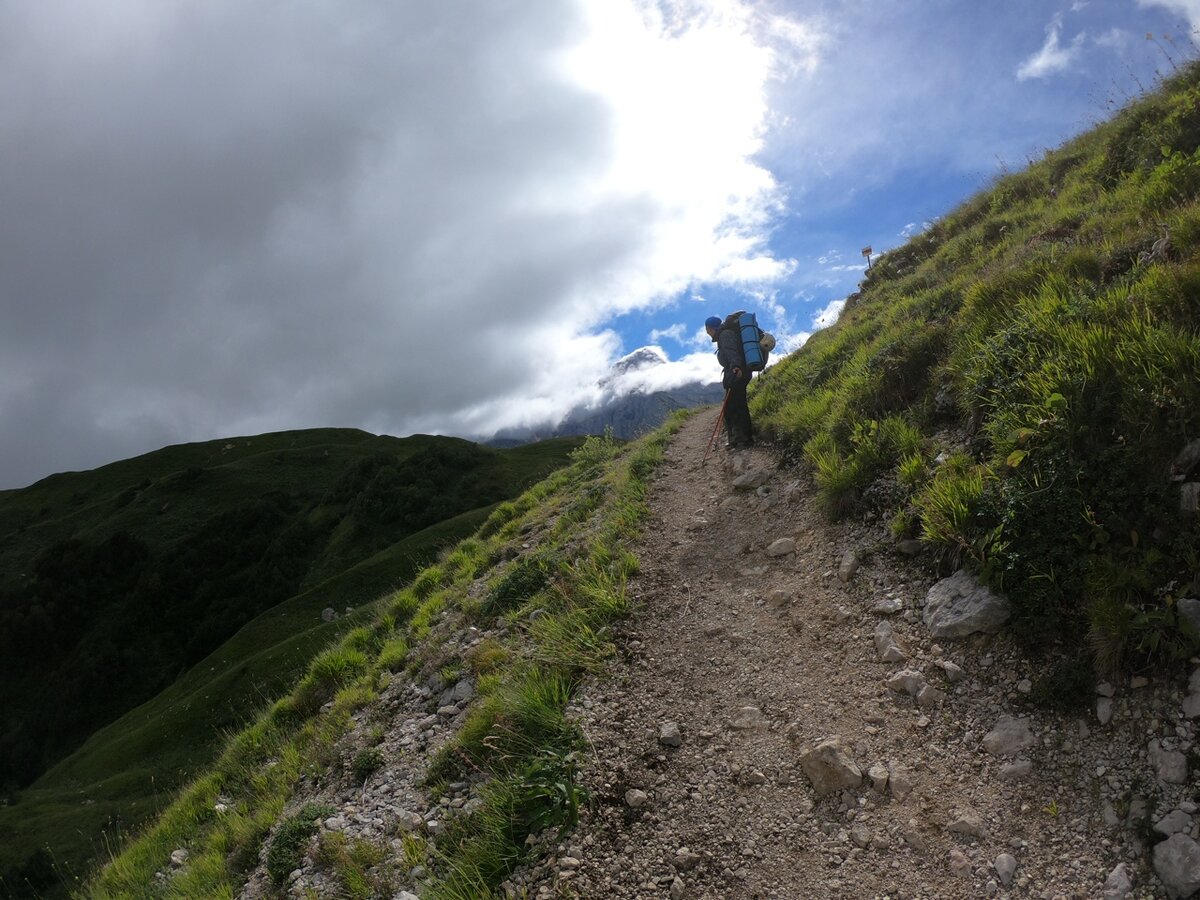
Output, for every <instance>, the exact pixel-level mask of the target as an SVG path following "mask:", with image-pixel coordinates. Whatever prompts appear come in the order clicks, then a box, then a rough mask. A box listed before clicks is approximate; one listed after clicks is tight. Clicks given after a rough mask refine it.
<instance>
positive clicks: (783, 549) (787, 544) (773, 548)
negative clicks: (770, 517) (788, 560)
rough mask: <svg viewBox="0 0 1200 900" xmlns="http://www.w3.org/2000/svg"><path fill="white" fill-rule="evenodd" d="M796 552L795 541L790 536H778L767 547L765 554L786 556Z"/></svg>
mask: <svg viewBox="0 0 1200 900" xmlns="http://www.w3.org/2000/svg"><path fill="white" fill-rule="evenodd" d="M795 552H796V542H795V541H794V540H792V539H791V538H779V540H777V541H772V542H771V544H770V546H768V547H767V556H771V557H775V556H787V555H789V554H791V553H795Z"/></svg>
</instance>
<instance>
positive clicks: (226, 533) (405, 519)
mask: <svg viewBox="0 0 1200 900" xmlns="http://www.w3.org/2000/svg"><path fill="white" fill-rule="evenodd" d="M578 444H579V441H578V440H574V439H570V440H560V441H552V442H546V443H543V444H539V445H532V446H529V447H522V448H518V449H515V450H508V451H496V450H492V449H488V448H483V447H479V446H477V445H475V444H471V443H468V442H466V441H461V440H457V439H453V438H440V437H425V436H417V437H412V438H403V439H397V438H389V437H374V436H372V435H369V434H366V433H364V432H358V431H352V430H334V429H325V430H313V431H302V432H286V433H280V434H268V435H261V436H258V437H253V438H233V439H229V440H224V441H214V442H207V443H203V444H189V445H184V446H178V447H169V448H166V449H164V450H160V451H157V452H155V453H151V454H148V455H146V456H142V457H138V458H136V459H131V460H126V461H123V462H120V463H115V464H112V465H109V466H105V467H103V468H101V469H97V470H95V471H92V472H82V473H67V474H62V475H55V476H51V477H50V478H47V479H45V480H43V481H41V482H39V483H38V484H35V485H33V486H31V487H29V488H26V489H24V490H19V491H8V492H4V493H3V494H0V573H2V574H0V708H2V709H3V710H4V715H3V722H2V730H0V772H3V773H4V775H3V777H4V780H5V783H6V790H8V791H9V792H10V795H11V794H12V792H13V791H14V790H15V789H16V788H24V787H25V786H26V785H29V784H30V783H31V782H34V780H35V779H37V781H36V783H34V784H33V785H32V787H30V788H28V789H27V790H24V791H23V792H22V793H20V794H16V795H15V796H13V801H12V802H13V805H11V806H9V807H8V808H5V809H0V836H2V838H3V839H0V845H2V846H3V852H2V854H0V871H9V872H10V876H11V871H12V870H13V869H14V868H15V869H22V867H25V866H26V865H27V863H28V860H29V859H30V856H31V854H34V853H36V852H39V850H40V849H41V848H44V847H46V846H49V847H50V848H51V849H52V850H53V851H54V853H55V857H56V859H57V861H58V863H59V865H60V866H63V867H67V868H70V869H77V868H78V867H79V866H80V865H81V864H82V862H83V860H84V859H86V858H87V857H88V856H90V855H92V854H94V853H95V852H96V851H97V850H98V847H97V846H95V842H96V841H98V840H99V837H100V835H101V831H102V829H103V830H105V831H107V832H119V831H120V829H121V828H123V827H128V826H129V825H132V824H135V823H136V822H137V821H139V820H140V819H141V818H143V817H144V816H145V815H147V814H148V813H150V812H152V811H153V810H154V809H155V808H157V806H158V805H159V804H160V803H161V802H162V800H163V799H165V798H166V797H168V796H169V792H170V790H171V789H172V788H173V787H174V786H175V785H177V784H178V783H179V781H180V779H181V778H185V777H188V776H189V775H190V773H191V772H192V771H194V769H195V767H196V766H197V765H198V764H207V762H208V761H209V760H210V759H211V752H212V747H213V745H214V741H216V740H218V736H219V734H220V730H221V729H229V728H238V727H240V726H241V725H242V724H243V723H244V722H245V721H246V719H247V717H248V716H251V715H252V714H253V713H254V711H255V710H256V709H257V708H258V706H260V705H261V703H262V702H263V699H264V698H266V697H271V696H275V695H277V694H278V693H279V692H280V691H281V690H284V689H286V688H287V686H289V685H290V684H291V683H292V682H293V681H294V680H295V678H296V677H297V675H298V674H299V673H300V672H302V671H303V668H304V666H305V665H306V664H307V662H308V660H309V659H310V658H312V656H314V655H315V654H316V653H317V652H318V651H319V650H320V649H321V648H322V647H323V646H324V645H325V644H326V643H327V642H328V641H329V640H330V639H332V638H334V637H336V636H337V635H338V634H339V633H341V632H343V631H345V630H346V629H347V628H348V627H352V625H353V624H354V622H355V621H356V619H355V617H348V618H343V619H339V620H337V621H332V622H326V621H324V620H323V618H322V610H323V609H325V608H329V607H332V608H335V609H336V610H337V611H338V612H339V613H343V612H349V610H348V609H347V607H358V606H360V605H362V604H365V603H368V602H369V601H373V600H375V599H376V598H377V597H379V596H381V595H382V594H384V593H386V592H387V591H388V590H389V589H391V588H394V586H395V585H396V584H398V583H401V582H403V581H404V580H405V579H406V578H408V577H409V576H411V574H412V573H413V572H415V571H417V570H418V569H419V568H420V567H421V566H422V565H424V564H427V563H428V562H430V561H431V560H432V559H433V558H434V556H435V555H436V553H437V551H438V550H439V549H440V548H441V547H443V546H445V545H447V544H450V543H453V542H454V541H456V540H458V539H460V538H462V537H463V536H465V535H467V534H470V533H471V532H472V531H474V530H475V529H476V528H477V527H478V526H479V524H480V523H481V522H482V521H483V519H484V518H486V516H487V515H488V513H489V512H490V511H491V510H492V508H493V507H494V506H495V504H497V503H498V502H500V501H502V500H505V499H506V498H509V497H512V496H514V495H516V494H517V493H519V492H520V490H521V489H522V488H523V487H525V486H527V485H528V484H530V483H531V482H533V481H536V480H538V479H540V478H542V477H544V476H545V475H546V474H547V473H548V472H550V471H551V470H553V469H554V468H555V467H557V466H560V465H562V464H563V463H564V462H565V461H566V460H567V454H568V453H569V452H570V451H571V449H572V448H573V447H575V446H578ZM358 617H359V618H361V615H359V616H358ZM164 689H165V690H164ZM139 704H141V706H139ZM135 707H137V708H136V709H135ZM118 717H121V718H119V719H118ZM102 726H107V727H105V728H104V730H103V731H100V732H99V733H96V732H97V729H99V728H101V727H102ZM89 736H90V740H88V743H87V744H84V745H83V746H82V747H81V746H80V744H81V743H82V742H83V741H84V740H85V739H88V738H89ZM77 747H78V748H79V749H78V750H76V751H75V752H74V753H73V754H72V755H71V756H70V757H69V758H68V759H65V760H63V761H62V762H61V763H59V764H58V765H57V766H56V767H55V768H54V769H53V770H51V771H49V772H46V769H47V767H48V766H49V765H51V764H53V763H55V762H56V761H58V760H60V759H62V757H63V756H64V754H66V753H67V752H69V751H71V750H73V749H75V748H77ZM164 792H167V793H164ZM81 800H86V806H85V807H84V808H83V809H82V810H81V809H80V802H81ZM44 855H45V854H43V856H44ZM47 868H48V865H47V861H46V860H45V859H42V863H41V864H40V865H35V866H33V869H34V870H36V871H40V872H42V874H46V869H47ZM10 880H11V877H10Z"/></svg>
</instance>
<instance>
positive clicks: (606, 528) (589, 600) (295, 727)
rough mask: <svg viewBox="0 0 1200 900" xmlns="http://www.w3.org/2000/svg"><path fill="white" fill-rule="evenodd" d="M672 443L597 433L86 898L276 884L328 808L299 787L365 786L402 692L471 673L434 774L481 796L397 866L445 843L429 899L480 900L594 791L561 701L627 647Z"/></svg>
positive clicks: (356, 854)
mask: <svg viewBox="0 0 1200 900" xmlns="http://www.w3.org/2000/svg"><path fill="white" fill-rule="evenodd" d="M665 437H666V435H665V433H659V434H657V435H655V436H653V437H652V438H650V439H647V440H644V441H642V442H640V443H638V444H636V445H631V446H628V447H626V448H621V447H618V446H617V445H616V444H614V443H613V442H612V441H611V440H608V439H597V438H591V439H589V440H588V441H587V442H586V443H585V444H584V445H583V447H581V448H580V449H579V450H578V451H576V453H575V454H574V464H573V465H572V466H571V467H570V468H568V469H564V470H562V471H561V472H559V473H557V474H556V475H554V476H552V477H551V478H549V479H547V480H545V481H543V482H542V483H540V484H538V485H537V486H535V487H534V488H532V489H531V490H530V491H528V492H526V493H525V494H524V495H522V496H521V497H520V498H519V499H518V500H516V501H515V502H509V503H502V504H501V505H500V506H499V507H497V508H496V510H495V511H494V512H493V513H492V514H491V516H490V517H489V518H488V520H487V521H486V522H485V523H484V524H483V526H482V528H480V530H479V531H478V532H477V534H476V535H475V536H474V537H472V538H469V539H467V540H465V541H463V542H461V543H460V544H459V545H458V546H457V547H456V548H455V549H454V550H453V551H452V552H449V553H446V554H444V555H443V557H442V559H441V560H440V561H439V562H438V563H437V564H435V565H433V566H430V567H428V568H426V569H424V570H423V571H422V572H421V573H420V574H419V575H418V576H417V577H416V578H415V579H414V580H413V582H412V583H411V584H410V585H408V586H407V587H405V588H403V589H401V590H398V591H396V592H395V593H394V594H393V595H391V596H390V597H388V598H387V599H386V600H385V601H384V602H383V605H382V607H381V609H380V611H379V612H380V615H379V617H378V618H377V619H376V620H375V621H374V622H373V623H372V624H370V625H365V626H363V627H359V628H356V629H354V630H353V631H352V632H350V633H349V634H347V635H346V637H345V639H344V640H343V641H342V642H340V643H339V644H338V645H337V646H334V647H330V648H329V649H327V650H326V651H324V652H323V653H321V654H320V655H319V656H318V657H316V658H315V659H314V660H313V661H312V663H311V664H310V665H309V667H308V669H307V671H306V673H305V674H304V676H303V677H302V678H301V679H300V680H299V682H298V683H297V684H296V685H295V687H294V689H293V691H292V692H291V693H290V694H289V695H288V696H286V697H283V698H282V699H280V700H279V701H278V702H276V703H275V704H273V705H272V706H271V707H270V708H269V709H268V710H266V711H265V712H264V714H263V715H262V716H261V717H260V718H259V720H258V721H257V722H256V723H255V724H254V725H253V726H252V727H251V728H249V729H247V730H246V731H244V732H242V733H240V734H238V735H235V736H233V737H231V739H230V740H229V742H228V744H227V747H226V749H225V751H224V753H223V754H222V756H221V758H220V759H219V761H218V762H217V764H216V766H215V767H214V768H213V770H212V771H211V772H209V773H208V774H206V775H204V776H203V777H202V778H200V779H198V780H197V781H195V782H194V783H193V784H192V785H191V786H189V787H188V788H187V789H186V791H185V792H184V793H183V795H182V796H181V797H180V798H179V799H178V800H177V801H176V802H175V803H174V804H173V805H172V806H171V807H170V809H168V810H167V811H166V812H165V813H164V815H163V816H162V817H161V819H160V820H159V821H158V822H157V823H156V824H155V825H154V826H153V827H152V828H151V829H149V830H148V831H147V832H146V834H145V835H144V836H142V837H141V838H140V839H138V840H137V841H135V842H133V843H132V844H131V845H130V846H129V847H128V848H127V849H126V850H125V852H123V853H121V854H120V855H119V856H117V857H116V858H115V859H114V860H113V861H112V863H111V864H110V865H109V866H108V867H107V868H106V869H105V871H104V872H103V873H102V875H100V877H99V878H98V879H96V880H94V881H93V882H91V883H90V884H89V885H88V886H87V888H86V893H87V895H90V896H97V897H118V896H122V897H123V896H174V897H209V896H233V895H235V894H237V893H238V891H239V889H240V886H241V884H242V882H243V881H244V880H245V878H246V876H247V874H248V873H249V872H250V871H251V870H253V869H254V867H255V865H256V864H257V862H258V860H259V857H260V855H261V854H265V856H266V858H267V860H268V862H267V865H266V869H267V871H268V872H269V875H270V879H271V883H272V885H275V886H278V885H282V884H283V883H284V882H285V881H286V878H287V876H288V874H289V872H290V871H291V870H292V868H294V866H295V864H296V861H297V860H298V857H299V855H300V854H301V852H302V851H303V849H304V847H305V846H306V845H307V844H308V841H309V839H310V837H311V836H312V835H313V833H315V830H316V827H315V823H314V818H315V817H320V816H328V815H330V814H331V813H330V812H329V811H326V810H325V807H323V806H321V805H320V804H314V803H309V802H307V801H305V800H304V799H303V794H304V793H305V792H307V791H309V790H313V789H319V788H321V787H322V786H324V785H326V784H336V783H338V779H340V778H342V777H343V776H344V777H346V778H349V779H352V780H357V781H360V782H361V780H362V779H363V778H366V777H368V776H369V775H370V774H371V773H372V772H374V771H375V770H377V769H378V768H379V767H380V766H381V765H382V764H383V756H382V753H381V751H380V750H379V745H380V744H381V742H382V741H383V740H384V737H385V734H384V726H383V724H382V723H384V722H386V721H387V719H388V717H389V716H390V715H391V711H392V707H394V705H395V704H396V702H397V701H396V697H397V696H398V695H397V692H396V687H397V685H399V686H401V687H402V688H405V689H406V688H407V687H408V686H409V685H410V681H411V680H412V679H416V680H418V681H420V682H423V683H425V684H426V685H433V686H434V687H426V688H425V696H432V698H433V699H435V700H436V698H437V696H438V693H439V692H441V691H442V689H443V688H444V687H446V686H447V685H453V684H454V683H455V681H456V680H458V679H459V678H469V679H470V680H471V682H473V683H474V684H475V685H477V690H478V699H477V702H476V703H474V704H472V706H471V708H470V711H469V713H466V714H465V721H462V723H461V727H460V728H458V729H457V732H456V734H455V735H454V737H453V738H452V740H451V741H450V742H448V743H446V744H444V745H442V747H441V750H440V751H439V752H438V753H437V755H436V758H435V759H434V760H433V761H432V765H431V768H430V770H429V773H428V778H429V781H430V789H431V790H432V791H433V792H434V793H435V794H444V793H445V791H446V790H447V788H448V785H450V784H453V783H456V782H458V781H460V780H461V779H465V778H471V779H473V780H476V781H479V782H481V783H482V782H483V781H486V787H485V789H484V791H483V793H484V796H483V798H481V800H480V802H479V805H478V807H477V808H475V809H474V810H472V811H471V814H470V815H465V816H463V817H461V818H458V819H456V820H455V823H454V825H453V826H452V827H451V828H450V829H449V830H447V831H446V832H445V833H443V834H442V835H441V837H440V838H439V839H438V842H437V847H436V849H435V848H434V847H433V846H432V845H428V846H427V844H426V841H425V839H424V838H422V837H420V836H419V835H415V834H414V835H410V836H409V838H408V839H407V841H406V842H405V845H406V846H408V847H409V850H407V851H405V854H404V855H414V854H415V858H417V859H420V858H423V857H424V856H425V855H426V853H429V852H431V851H432V852H433V857H432V859H431V862H432V861H433V860H434V859H436V860H437V862H436V866H437V884H436V886H430V887H429V888H428V891H427V895H428V896H441V897H448V898H449V897H476V896H486V895H487V892H488V891H489V890H490V889H491V888H492V887H494V886H495V885H497V884H498V883H499V881H500V880H501V879H503V878H504V877H505V875H506V874H507V873H508V872H510V871H512V869H513V868H514V867H515V866H517V865H518V864H519V863H520V862H521V861H522V860H524V859H526V858H529V857H530V856H531V855H536V853H537V851H536V850H535V849H533V848H531V847H530V845H527V844H526V838H527V837H528V836H529V835H530V834H534V833H537V832H540V831H541V830H542V829H544V828H546V827H548V826H553V825H560V824H564V823H568V822H570V821H572V819H573V817H574V816H575V815H576V814H577V812H578V807H579V804H580V803H581V802H582V801H583V799H584V798H583V795H582V793H581V792H580V790H579V789H578V788H577V786H576V784H575V776H576V756H575V755H576V753H578V752H579V751H580V750H581V749H582V736H581V734H580V732H579V729H578V726H577V725H576V724H574V723H573V722H571V721H569V720H568V719H567V717H566V715H565V707H566V704H567V702H568V701H569V699H570V697H571V695H572V693H573V692H574V690H575V688H576V687H577V685H578V684H579V683H580V681H581V680H582V679H583V677H584V676H585V675H586V674H587V673H589V672H594V671H597V670H598V669H599V668H600V667H601V666H602V665H603V664H604V661H605V660H606V659H607V658H609V656H610V655H611V654H612V653H613V652H615V648H614V646H613V644H612V641H611V635H610V633H609V625H610V623H612V622H613V621H614V620H616V619H617V618H619V617H621V616H623V615H624V614H625V613H626V611H627V608H628V600H627V598H626V596H625V590H624V583H625V578H626V577H627V576H628V575H629V574H630V573H631V572H633V571H634V570H635V569H636V566H637V563H636V560H634V559H633V558H632V557H631V556H630V555H629V553H628V551H627V549H626V545H627V542H628V540H629V539H630V538H631V537H633V536H634V535H635V534H636V530H637V528H638V524H639V522H640V521H641V519H642V517H643V516H644V514H645V490H646V484H645V479H646V476H647V475H648V473H649V472H650V471H651V470H652V469H653V468H654V466H655V465H656V464H657V463H658V461H659V460H660V459H661V455H662V445H663V443H664V441H665ZM460 635H462V637H460ZM469 636H473V637H469ZM431 691H432V692H433V693H432V694H430V692H431ZM385 695H386V696H387V697H389V698H391V699H389V701H388V702H387V703H380V702H379V701H380V698H381V696H385ZM406 695H407V691H406V690H405V691H401V692H400V694H399V696H400V697H404V696H406ZM433 718H434V719H437V718H438V717H437V716H434V717H433ZM425 727H428V726H425V725H423V726H422V728H425ZM351 732H353V733H355V734H359V733H362V734H363V735H364V737H365V739H366V740H367V742H368V746H367V748H365V749H363V750H361V751H360V752H359V753H357V754H355V755H354V756H353V758H352V759H349V760H342V759H341V757H340V754H339V752H338V747H337V745H338V742H339V741H340V740H341V739H343V738H344V737H346V736H347V735H348V734H350V733H351ZM415 752H416V750H415V749H413V750H406V751H402V754H401V755H402V756H403V757H404V758H408V757H409V756H411V755H413V754H414V753H415ZM416 759H417V761H418V762H420V761H421V760H420V757H416ZM399 761H400V762H403V759H401V760H399ZM351 793H352V794H353V791H351ZM298 794H299V795H300V796H297V795H298ZM446 800H447V803H449V798H448V797H447V798H446ZM397 840H399V839H398V838H397ZM177 850H186V865H183V864H181V865H179V866H177V867H176V868H175V869H174V870H172V871H171V872H170V873H169V874H168V871H167V870H168V869H169V868H170V867H169V866H168V860H169V858H170V857H171V854H172V853H173V852H175V851H177ZM326 851H327V853H328V859H329V861H330V863H331V865H333V866H334V868H335V869H336V870H337V872H338V875H337V878H338V880H339V885H340V886H339V887H338V891H339V892H340V893H341V894H344V895H346V896H361V897H368V896H390V895H391V893H392V891H391V888H390V887H388V884H389V879H390V877H391V876H390V874H389V873H390V872H391V870H392V868H393V866H391V865H389V864H386V861H385V860H384V859H383V858H381V856H380V849H379V848H378V847H375V846H374V845H371V844H368V843H366V842H349V841H347V840H344V839H339V838H331V839H330V843H329V845H328V846H327V847H326V848H325V850H323V851H322V852H323V853H325V852H326ZM176 858H177V859H179V860H181V861H182V860H184V856H183V855H182V854H179V853H177V854H176ZM156 873H157V874H156ZM272 889H274V888H272Z"/></svg>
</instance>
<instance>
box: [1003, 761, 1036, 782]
mask: <svg viewBox="0 0 1200 900" xmlns="http://www.w3.org/2000/svg"><path fill="white" fill-rule="evenodd" d="M1032 772H1033V763H1032V762H1030V761H1029V760H1027V759H1015V760H1013V761H1012V762H1010V763H1005V764H1004V765H1002V766H1001V767H1000V778H1001V780H1002V781H1020V780H1021V779H1023V778H1028V777H1029V775H1030V773H1032Z"/></svg>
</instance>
